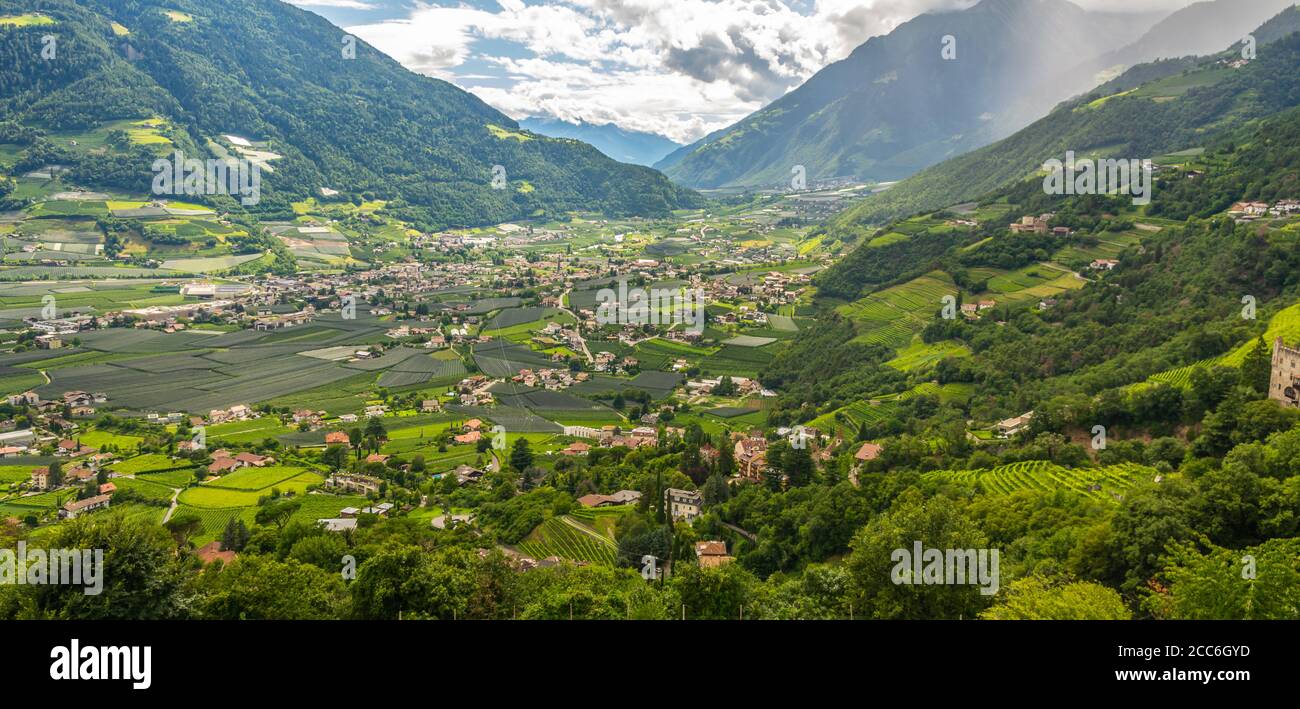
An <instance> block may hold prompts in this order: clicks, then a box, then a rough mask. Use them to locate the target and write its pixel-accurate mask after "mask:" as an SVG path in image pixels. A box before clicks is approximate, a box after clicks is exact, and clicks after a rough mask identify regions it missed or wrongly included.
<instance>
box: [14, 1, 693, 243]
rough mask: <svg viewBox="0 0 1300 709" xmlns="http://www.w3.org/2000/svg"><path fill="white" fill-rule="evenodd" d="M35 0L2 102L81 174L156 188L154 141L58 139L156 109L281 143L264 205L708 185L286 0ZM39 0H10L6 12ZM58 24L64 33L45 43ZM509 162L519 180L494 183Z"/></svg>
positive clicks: (463, 207) (538, 197) (631, 208)
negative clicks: (604, 147) (495, 102)
mask: <svg viewBox="0 0 1300 709" xmlns="http://www.w3.org/2000/svg"><path fill="white" fill-rule="evenodd" d="M39 5H40V13H41V14H42V15H44V16H46V17H48V18H50V19H51V20H53V22H52V24H45V25H40V26H13V25H9V26H3V27H0V60H2V61H0V116H3V117H4V118H5V119H7V120H10V121H13V122H15V123H19V124H22V125H23V126H28V127H34V128H37V129H40V130H42V131H46V132H49V133H50V134H51V135H49V136H37V137H36V138H35V139H34V140H31V141H29V143H28V151H27V160H28V163H36V162H43V163H47V164H48V163H57V164H66V165H70V166H72V168H73V170H74V174H73V177H74V179H79V180H82V181H87V182H93V183H98V184H102V185H105V186H113V187H119V188H123V189H130V190H137V191H146V189H147V187H148V185H149V179H150V177H151V172H150V170H149V169H148V165H149V163H150V162H151V161H152V159H153V153H151V152H150V151H145V150H122V151H119V150H111V149H106V150H101V151H99V152H98V153H91V152H89V151H87V150H85V149H76V148H74V147H73V146H70V145H68V144H66V143H65V144H59V143H58V141H57V140H51V139H52V138H55V137H57V136H56V135H53V134H55V133H57V132H58V131H64V130H72V129H85V128H93V127H95V126H100V125H103V124H106V123H108V122H111V121H117V120H122V119H145V118H152V117H159V118H162V119H165V120H166V121H167V122H168V123H169V124H170V126H171V133H170V135H168V137H169V138H170V139H171V141H172V142H173V143H174V144H175V145H176V146H178V147H180V148H182V149H184V150H185V151H186V153H187V156H193V157H208V156H209V154H210V153H211V149H210V147H209V141H216V142H217V143H218V144H221V145H223V146H225V147H230V143H229V142H227V141H225V140H223V139H222V136H226V135H234V136H238V137H242V138H245V139H248V140H250V141H254V142H256V143H258V145H259V146H262V145H264V146H265V147H264V149H265V150H268V151H270V152H273V153H276V154H278V155H280V156H282V157H281V158H280V159H278V160H275V161H273V163H271V164H272V165H273V169H274V174H266V175H264V178H265V179H264V181H263V190H264V196H263V200H262V203H261V204H260V205H259V206H258V209H259V210H262V211H264V212H271V213H279V212H283V211H284V210H286V209H287V207H288V204H289V202H291V201H293V200H296V199H301V198H304V197H307V196H312V195H319V194H320V191H321V188H326V189H333V190H341V191H345V194H344V195H343V196H344V197H350V196H353V195H355V196H356V197H357V198H360V197H361V196H362V195H364V196H365V197H366V198H379V199H386V200H391V203H390V210H392V211H394V212H395V213H396V214H399V215H401V216H403V217H404V218H406V219H408V220H410V221H412V222H413V223H415V224H417V225H419V226H420V227H421V228H425V229H433V228H438V227H441V226H448V225H474V224H483V223H492V222H499V221H503V220H507V219H514V218H519V217H525V216H529V215H534V214H539V213H552V214H553V213H556V212H562V211H564V210H573V209H597V210H602V211H606V212H607V213H610V214H617V215H655V214H664V213H666V212H668V211H669V210H671V209H674V208H678V207H682V206H686V205H690V204H694V203H695V201H696V200H697V199H698V197H696V196H695V195H693V194H692V193H690V192H688V191H684V190H682V189H680V188H678V187H676V186H674V185H672V184H671V183H669V182H668V181H667V180H666V179H664V178H663V176H662V175H660V174H658V173H656V172H654V171H653V170H650V169H648V168H644V167H637V166H630V165H623V164H620V163H617V162H615V161H613V160H610V159H609V158H607V157H605V156H604V155H602V154H600V153H599V152H598V151H596V150H595V149H594V148H591V147H590V146H587V145H585V144H582V143H579V142H576V141H572V140H560V139H551V138H545V137H542V136H539V135H535V134H532V133H528V132H526V131H520V130H519V126H518V125H517V124H516V123H515V122H514V121H513V120H511V119H510V118H508V117H506V116H505V115H503V114H501V113H500V112H498V111H496V110H495V109H493V108H491V107H490V106H488V105H487V104H485V103H483V102H482V101H480V100H479V99H477V98H476V97H474V96H473V95H471V94H469V93H467V92H465V91H462V90H460V89H458V88H456V87H454V86H452V85H451V84H448V83H446V82H442V81H438V80H435V79H431V78H428V77H424V76H419V75H416V74H413V73H411V72H409V71H407V70H406V69H404V68H403V67H401V66H400V65H399V64H397V63H396V62H395V61H393V60H391V59H390V58H388V57H387V56H385V55H383V54H381V53H379V52H378V51H376V50H375V49H373V48H371V47H369V46H367V45H365V44H364V43H362V42H360V41H357V42H356V44H355V58H347V57H346V56H345V52H344V47H345V42H346V41H347V40H346V39H345V33H344V32H343V30H341V29H339V28H337V27H335V26H333V25H331V24H330V23H328V22H327V21H325V20H324V19H322V18H320V17H318V16H316V15H314V14H311V13H309V12H306V11H303V10H300V9H298V8H296V7H293V6H292V5H288V4H285V3H282V2H278V1H277V0H223V1H222V2H219V3H212V2H198V1H197V0H167V1H166V2H164V1H162V0H77V1H76V2H72V1H71V0H47V1H44V2H41V3H39ZM31 9H32V3H30V2H15V1H13V0H4V1H3V2H0V16H4V15H19V14H22V13H25V12H30V11H31ZM46 35H54V36H56V37H57V53H56V55H55V58H53V59H48V60H47V59H44V58H42V56H41V50H42V47H43V46H44V43H43V37H44V36H46ZM47 138H50V139H47ZM79 147H81V148H84V147H85V146H79ZM195 153H200V154H195ZM26 164H27V163H25V164H24V166H26ZM497 165H499V166H502V167H503V168H504V170H505V176H506V178H507V180H508V185H507V189H493V188H492V181H493V175H494V172H493V168H494V166H497Z"/></svg>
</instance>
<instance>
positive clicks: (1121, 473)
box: [921, 460, 1157, 501]
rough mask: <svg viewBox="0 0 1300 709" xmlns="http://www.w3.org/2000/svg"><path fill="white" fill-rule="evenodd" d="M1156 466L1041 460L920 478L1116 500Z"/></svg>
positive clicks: (941, 472) (1007, 491)
mask: <svg viewBox="0 0 1300 709" xmlns="http://www.w3.org/2000/svg"><path fill="white" fill-rule="evenodd" d="M1156 475H1157V473H1156V471H1155V469H1153V468H1148V467H1146V466H1142V465H1138V464H1136V463H1120V464H1118V465H1110V466H1105V467H1099V468H1073V469H1071V468H1063V467H1061V466H1059V465H1056V464H1054V463H1050V462H1048V461H1044V460H1034V461H1022V462H1019V463H1010V464H1008V465H1000V466H998V467H996V468H993V469H991V470H987V469H986V470H937V471H934V472H930V473H925V474H924V475H922V476H921V478H922V479H923V480H926V481H930V482H941V483H942V482H946V483H953V484H958V485H974V486H977V487H980V488H983V489H984V490H986V491H988V492H991V493H995V494H1002V495H1007V494H1011V493H1013V492H1016V491H1017V490H1038V491H1041V492H1053V491H1056V490H1070V491H1073V492H1077V493H1079V494H1081V495H1085V496H1087V497H1090V498H1092V499H1094V500H1100V501H1106V500H1115V499H1116V497H1117V496H1121V495H1123V493H1124V491H1125V490H1127V489H1129V488H1131V487H1133V485H1134V484H1136V483H1137V482H1139V481H1142V480H1151V479H1153V478H1154V477H1155V476H1156Z"/></svg>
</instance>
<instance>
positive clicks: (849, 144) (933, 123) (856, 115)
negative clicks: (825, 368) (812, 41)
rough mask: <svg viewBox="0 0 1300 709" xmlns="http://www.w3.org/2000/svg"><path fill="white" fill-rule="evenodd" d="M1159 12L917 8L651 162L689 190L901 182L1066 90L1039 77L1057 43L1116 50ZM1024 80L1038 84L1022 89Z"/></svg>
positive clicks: (1024, 119) (1033, 5) (1056, 1)
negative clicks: (797, 179)
mask: <svg viewBox="0 0 1300 709" xmlns="http://www.w3.org/2000/svg"><path fill="white" fill-rule="evenodd" d="M1159 17H1160V16H1159V15H1156V14H1141V15H1119V14H1113V13H1098V12H1087V11H1084V10H1082V9H1080V8H1079V7H1078V6H1077V5H1074V4H1072V3H1070V2H1067V1H1066V0H984V1H983V2H981V3H979V4H978V5H975V6H974V7H971V8H969V9H967V10H963V11H956V12H947V13H939V14H925V15H920V16H918V17H916V18H913V19H912V20H910V21H908V22H906V23H904V24H902V25H900V26H899V27H898V28H896V29H895V30H894V31H893V32H891V33H889V34H888V35H884V36H880V37H874V38H872V39H870V40H868V41H867V42H866V43H864V44H863V45H861V46H859V47H858V48H857V49H855V50H854V51H853V52H852V54H850V55H849V57H847V58H846V59H844V60H842V61H839V62H836V63H834V64H831V65H830V66H827V67H826V68H824V69H822V70H821V71H820V72H818V73H817V74H816V75H814V76H813V77H812V78H810V79H809V80H808V81H807V82H806V83H804V84H803V85H802V86H800V87H799V88H797V89H795V90H794V91H791V92H790V93H788V94H786V95H785V96H783V97H781V98H780V99H778V100H776V101H774V102H773V103H772V104H770V105H769V106H767V107H765V108H763V109H762V110H760V111H758V112H756V113H754V114H752V115H750V116H748V117H746V118H745V119H743V120H741V121H740V122H738V123H736V124H735V125H733V126H730V127H728V128H726V129H723V130H720V131H717V132H715V133H713V134H711V135H709V136H706V137H705V138H703V139H702V140H700V141H698V142H696V143H695V144H693V145H691V146H688V147H686V148H683V149H681V150H679V151H677V152H675V153H674V154H672V155H670V156H668V157H667V158H665V159H664V160H662V161H660V162H659V163H658V164H657V165H656V167H658V168H659V169H661V170H664V172H665V174H667V175H668V176H669V177H671V178H673V179H674V180H675V181H677V182H679V183H680V184H683V185H689V186H692V187H697V188H716V187H729V186H740V187H756V186H772V185H781V184H788V183H789V180H790V173H791V170H792V167H793V166H795V165H803V166H804V167H805V170H806V172H807V175H808V177H809V179H815V178H828V177H845V176H847V177H855V178H859V179H864V180H878V181H884V180H896V179H901V178H903V177H907V176H908V175H910V174H912V173H914V172H916V171H918V170H920V169H923V168H924V167H926V166H928V165H932V164H934V163H936V162H939V161H942V160H944V159H946V158H949V157H952V156H955V155H959V154H961V153H964V152H967V151H969V150H972V149H974V148H978V147H980V146H982V145H986V144H988V143H990V142H992V141H993V140H996V139H998V138H1001V137H1004V136H1006V135H1009V134H1010V133H1012V132H1014V131H1015V130H1016V129H1017V128H1019V127H1021V126H1024V125H1026V124H1027V123H1029V122H1030V121H1032V120H1033V119H1034V118H1037V117H1039V116H1041V115H1042V114H1043V113H1045V112H1046V111H1047V110H1048V109H1049V108H1050V107H1051V106H1052V105H1054V104H1055V103H1056V102H1058V101H1060V100H1061V99H1063V98H1066V96H1067V95H1066V94H1062V93H1060V90H1059V89H1053V87H1051V86H1050V85H1049V84H1050V82H1049V79H1050V78H1051V77H1052V75H1053V74H1054V73H1055V72H1056V70H1057V69H1059V66H1060V64H1061V55H1062V52H1063V49H1062V48H1069V49H1068V50H1066V51H1070V52H1074V53H1078V54H1082V53H1084V52H1093V53H1096V54H1101V53H1104V52H1107V51H1110V50H1114V49H1118V48H1120V47H1123V46H1125V45H1127V44H1129V43H1130V42H1132V41H1133V40H1135V39H1137V38H1138V37H1139V36H1140V35H1141V34H1142V32H1143V31H1145V30H1146V29H1147V28H1148V27H1150V26H1151V25H1152V24H1153V23H1155V22H1156V21H1157V20H1158V19H1159ZM948 37H951V38H952V40H946V39H945V38H948ZM945 47H951V49H952V50H953V51H955V56H954V55H953V54H948V55H947V57H951V58H946V57H945V55H944V53H943V50H944V49H945ZM1078 58H1079V59H1083V58H1085V57H1084V56H1080V57H1078ZM1035 87H1043V88H1042V90H1041V91H1026V89H1027V88H1028V89H1035Z"/></svg>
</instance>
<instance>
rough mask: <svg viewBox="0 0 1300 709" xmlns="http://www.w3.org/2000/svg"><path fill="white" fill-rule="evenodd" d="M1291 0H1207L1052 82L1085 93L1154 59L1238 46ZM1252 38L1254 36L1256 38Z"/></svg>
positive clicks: (1170, 17) (1179, 12) (1190, 6)
mask: <svg viewBox="0 0 1300 709" xmlns="http://www.w3.org/2000/svg"><path fill="white" fill-rule="evenodd" d="M1294 5H1295V0H1207V1H1205V2H1197V3H1193V4H1191V5H1188V6H1187V7H1185V8H1182V9H1181V10H1177V11H1175V12H1173V13H1171V14H1170V15H1169V16H1168V17H1166V18H1164V19H1163V20H1161V21H1159V22H1157V23H1156V24H1155V25H1154V26H1153V27H1151V29H1149V30H1147V31H1146V32H1145V33H1144V34H1143V35H1142V36H1141V37H1140V38H1138V40H1137V41H1136V42H1133V43H1132V44H1130V45H1128V46H1126V47H1123V48H1121V49H1117V50H1115V51H1112V52H1107V53H1105V54H1103V55H1101V56H1099V57H1095V58H1092V59H1090V60H1088V61H1087V62H1084V63H1083V64H1082V65H1080V66H1078V67H1074V68H1073V69H1071V70H1070V71H1068V72H1065V73H1063V74H1062V75H1060V76H1059V77H1057V78H1056V80H1058V81H1063V82H1073V84H1072V85H1073V87H1074V89H1075V90H1076V91H1080V92H1082V91H1088V90H1090V89H1092V88H1093V87H1094V86H1095V85H1096V84H1098V83H1100V82H1101V81H1104V80H1106V79H1110V78H1114V77H1115V76H1117V75H1119V74H1121V73H1123V72H1124V71H1125V70H1126V69H1129V68H1131V67H1133V66H1136V65H1138V64H1144V63H1147V62H1152V61H1155V60H1158V59H1177V58H1179V57H1188V56H1201V55H1205V54H1213V53H1216V52H1219V51H1221V50H1222V49H1223V48H1224V47H1227V46H1229V45H1230V44H1232V43H1233V42H1240V41H1241V40H1242V39H1243V38H1244V37H1245V36H1246V34H1247V33H1249V32H1251V30H1254V29H1255V28H1257V27H1259V25H1260V23H1261V22H1264V21H1265V20H1267V19H1268V18H1270V17H1273V16H1274V15H1276V14H1277V13H1279V12H1281V11H1282V10H1284V9H1286V8H1287V7H1291V6H1294ZM1256 39H1257V40H1259V39H1260V38H1259V37H1257V38H1256Z"/></svg>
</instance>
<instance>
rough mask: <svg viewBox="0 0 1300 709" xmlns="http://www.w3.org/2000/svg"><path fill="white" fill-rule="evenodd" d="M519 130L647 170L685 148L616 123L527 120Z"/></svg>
mask: <svg viewBox="0 0 1300 709" xmlns="http://www.w3.org/2000/svg"><path fill="white" fill-rule="evenodd" d="M519 126H520V127H521V128H523V129H524V130H528V131H532V132H534V133H537V134H539V135H545V136H548V137H551V138H569V139H571V140H580V141H582V142H584V143H587V144H588V145H590V146H592V147H593V148H595V149H597V150H599V151H600V152H602V153H604V154H606V155H608V156H609V157H611V158H614V159H615V160H617V161H619V162H625V163H631V164H633V165H645V166H647V167H648V166H650V165H654V164H655V163H656V162H659V161H660V160H662V159H663V158H664V157H666V156H667V155H668V154H669V153H671V152H673V151H674V150H677V149H678V148H681V147H682V145H681V144H680V143H674V142H673V141H671V140H669V139H667V138H665V137H663V136H662V135H656V134H654V133H642V132H640V131H634V130H626V129H623V128H620V127H618V126H617V125H615V124H613V123H605V124H602V125H597V124H595V123H587V122H585V121H584V122H578V123H570V122H568V121H561V120H559V119H556V118H525V119H524V120H522V121H520V122H519Z"/></svg>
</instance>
